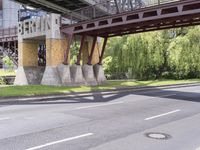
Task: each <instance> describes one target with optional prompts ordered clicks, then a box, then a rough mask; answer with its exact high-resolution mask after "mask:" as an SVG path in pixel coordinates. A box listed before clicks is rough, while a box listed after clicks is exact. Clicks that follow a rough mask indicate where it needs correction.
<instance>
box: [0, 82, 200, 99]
mask: <svg viewBox="0 0 200 150" xmlns="http://www.w3.org/2000/svg"><path fill="white" fill-rule="evenodd" d="M198 82H200V79H191V80H150V81H134V80H116V81H108V82H107V83H106V84H105V85H100V86H80V87H55V86H43V85H33V86H32V85H31V86H2V87H0V97H12V96H34V95H46V94H65V93H74V92H91V91H101V90H112V89H117V88H126V87H136V86H161V85H173V84H185V83H198Z"/></svg>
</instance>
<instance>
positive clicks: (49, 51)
mask: <svg viewBox="0 0 200 150" xmlns="http://www.w3.org/2000/svg"><path fill="white" fill-rule="evenodd" d="M60 26H61V24H60V15H57V14H51V15H47V16H46V17H41V18H37V19H35V20H26V21H25V22H20V23H19V28H18V30H19V31H18V32H19V33H18V34H19V36H18V47H19V50H18V51H19V62H18V64H19V66H18V70H17V75H16V79H15V85H29V84H36V85H38V84H42V85H52V86H81V85H98V84H102V83H104V82H105V81H106V78H105V76H104V72H103V69H102V65H98V63H99V62H100V53H101V50H100V41H98V38H97V37H87V40H82V41H81V42H83V43H82V44H81V45H82V46H81V48H80V49H81V51H80V52H79V56H78V57H79V58H78V59H79V60H77V62H78V61H79V62H78V63H76V64H73V65H70V52H69V51H67V49H69V48H70V44H71V43H70V41H71V39H70V37H69V36H67V35H65V34H63V33H61V30H60ZM41 42H43V43H45V48H46V53H45V58H46V66H43V67H41V66H39V65H38V52H39V49H38V47H39V44H40V43H41ZM66 55H67V56H68V57H66ZM80 62H81V63H80Z"/></svg>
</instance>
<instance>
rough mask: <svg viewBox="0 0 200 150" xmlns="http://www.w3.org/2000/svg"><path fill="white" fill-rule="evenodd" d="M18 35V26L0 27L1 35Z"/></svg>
mask: <svg viewBox="0 0 200 150" xmlns="http://www.w3.org/2000/svg"><path fill="white" fill-rule="evenodd" d="M9 36H17V27H12V28H3V29H0V37H9Z"/></svg>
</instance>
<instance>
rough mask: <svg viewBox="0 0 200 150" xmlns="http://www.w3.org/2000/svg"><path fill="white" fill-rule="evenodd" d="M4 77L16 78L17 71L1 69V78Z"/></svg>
mask: <svg viewBox="0 0 200 150" xmlns="http://www.w3.org/2000/svg"><path fill="white" fill-rule="evenodd" d="M2 76H15V71H14V70H4V69H0V77H2Z"/></svg>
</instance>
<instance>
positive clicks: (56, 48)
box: [42, 38, 71, 86]
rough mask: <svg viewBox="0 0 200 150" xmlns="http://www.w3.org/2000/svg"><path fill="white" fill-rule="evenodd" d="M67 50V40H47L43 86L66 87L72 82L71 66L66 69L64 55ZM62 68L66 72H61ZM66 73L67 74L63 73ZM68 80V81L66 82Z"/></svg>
mask: <svg viewBox="0 0 200 150" xmlns="http://www.w3.org/2000/svg"><path fill="white" fill-rule="evenodd" d="M66 48H67V39H66V38H62V39H61V38H60V39H58V38H47V39H46V69H45V72H44V75H43V79H42V84H43V85H55V86H59V85H66V84H67V83H70V82H71V79H70V73H69V66H68V65H66V66H65V67H64V65H62V64H63V62H64V54H65V50H66ZM61 68H63V69H64V70H62V71H61ZM63 71H65V72H63ZM66 80H67V81H66Z"/></svg>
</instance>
